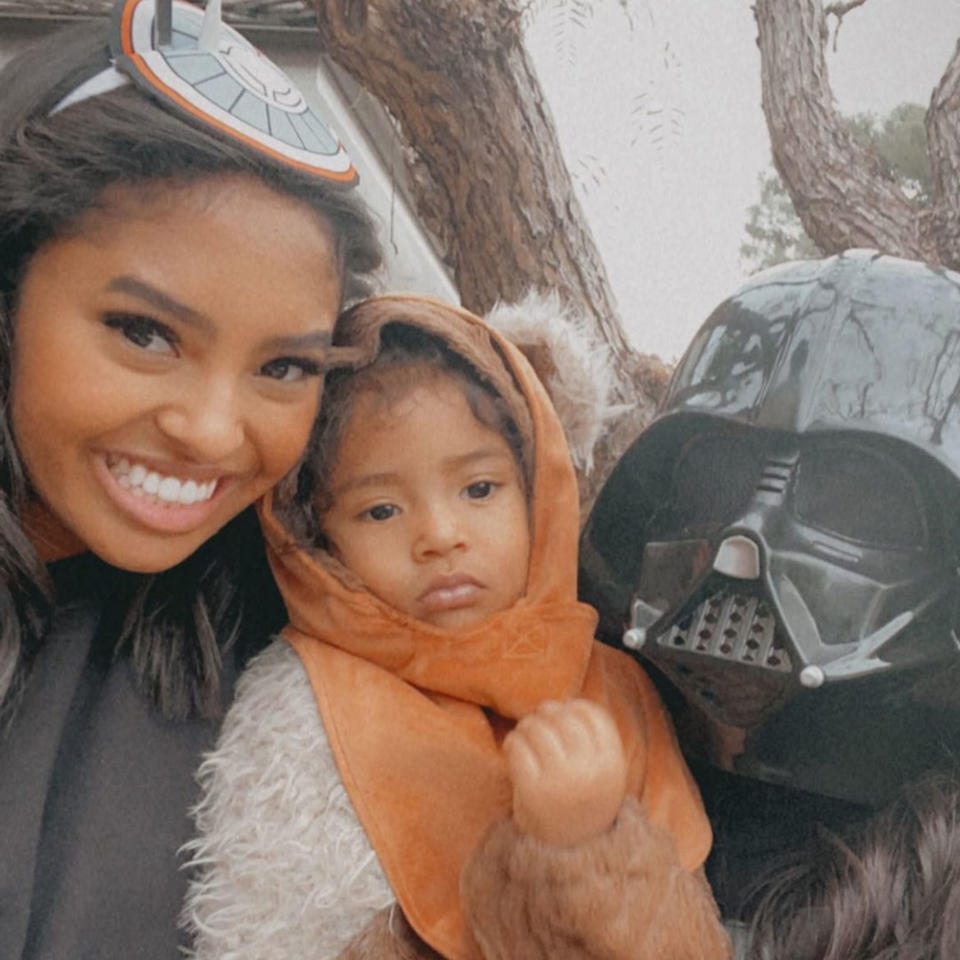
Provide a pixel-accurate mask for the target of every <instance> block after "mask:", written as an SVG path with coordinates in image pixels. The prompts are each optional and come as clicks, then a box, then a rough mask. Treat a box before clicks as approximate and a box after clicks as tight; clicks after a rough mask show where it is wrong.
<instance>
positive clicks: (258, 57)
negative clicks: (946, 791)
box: [50, 0, 357, 186]
mask: <svg viewBox="0 0 960 960" xmlns="http://www.w3.org/2000/svg"><path fill="white" fill-rule="evenodd" d="M110 53H111V57H112V63H111V66H109V67H107V68H106V69H105V70H103V71H101V72H100V73H98V74H96V75H94V76H93V77H91V78H90V79H89V80H86V81H85V82H84V83H82V84H80V85H79V86H78V87H77V88H76V89H74V90H73V91H72V92H71V93H69V94H68V95H67V96H65V97H64V98H63V99H62V100H61V101H60V102H59V103H58V104H57V105H56V106H55V107H54V108H53V110H51V111H50V112H51V114H54V113H57V112H59V111H60V110H63V109H65V108H66V107H69V106H71V105H72V104H75V103H79V102H80V101H82V100H87V99H89V98H90V97H94V96H97V95H98V94H101V93H106V92H107V91H108V90H112V89H115V88H116V87H120V86H124V85H126V84H128V83H131V82H132V83H134V84H135V85H136V86H138V87H140V88H141V89H142V90H145V91H146V92H148V93H150V94H152V95H153V96H154V97H155V98H156V99H158V100H159V101H160V102H161V103H163V104H165V105H167V106H169V107H170V108H172V109H174V110H176V111H177V112H179V113H184V114H187V115H188V116H190V117H192V118H193V119H195V120H200V121H201V122H203V123H205V124H207V125H208V126H213V127H215V128H217V129H218V130H219V131H220V132H221V133H223V134H226V135H227V136H230V137H233V138H234V139H237V140H241V141H243V142H244V143H246V144H247V145H248V146H250V147H253V148H254V149H256V150H259V151H260V152H262V153H266V154H268V155H269V156H271V157H273V158H274V159H276V160H279V161H281V162H283V163H287V164H291V165H292V166H295V167H298V168H300V169H302V170H304V171H306V172H309V173H312V174H315V175H317V176H319V177H322V178H324V179H327V180H331V181H335V182H338V183H342V184H343V185H344V186H352V185H353V184H354V183H356V181H357V171H356V170H355V169H354V166H353V164H352V163H351V162H350V158H349V157H348V156H347V152H346V150H344V148H343V145H342V144H341V143H340V141H339V139H338V138H337V136H336V134H335V133H334V132H333V131H332V130H331V129H330V128H329V127H328V126H327V125H326V124H325V123H324V122H323V121H322V120H321V119H320V118H319V117H318V116H317V114H316V113H314V111H313V110H312V109H311V107H310V105H309V104H308V103H307V101H306V99H305V98H304V96H303V94H302V93H301V92H300V91H299V90H298V89H297V87H296V86H295V85H294V83H293V81H292V80H290V78H289V77H287V76H286V74H284V73H283V72H282V71H281V70H280V68H279V67H277V66H276V65H275V64H274V63H272V62H271V61H270V60H269V59H268V58H267V57H265V56H264V55H263V54H262V53H261V52H260V51H259V50H257V48H256V47H254V46H253V45H252V44H251V43H250V42H249V41H247V40H246V39H245V38H244V37H243V36H241V35H240V34H239V33H237V31H236V30H234V29H233V28H231V27H229V26H227V25H226V24H224V23H223V22H222V20H221V0H207V6H206V9H205V10H201V9H200V8H198V7H196V6H194V5H193V4H191V3H186V2H183V0H120V2H119V3H118V4H117V5H116V7H114V10H113V23H112V27H111V33H110Z"/></svg>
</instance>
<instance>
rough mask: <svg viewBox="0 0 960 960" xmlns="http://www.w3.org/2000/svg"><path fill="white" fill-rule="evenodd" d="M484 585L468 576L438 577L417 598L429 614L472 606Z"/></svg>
mask: <svg viewBox="0 0 960 960" xmlns="http://www.w3.org/2000/svg"><path fill="white" fill-rule="evenodd" d="M482 590H483V585H482V584H481V583H480V582H479V581H477V580H475V579H474V578H473V577H471V576H468V575H467V574H453V575H451V576H447V577H438V578H437V579H436V580H434V581H433V582H432V583H431V584H430V586H428V587H427V589H426V590H424V591H423V593H421V594H420V596H419V597H418V598H417V600H418V601H419V603H420V604H421V605H422V606H423V608H424V610H425V611H426V612H427V613H439V612H440V611H443V610H458V609H460V608H461V607H469V606H472V605H473V604H474V603H475V602H476V599H477V597H478V596H479V594H480V592H481V591H482Z"/></svg>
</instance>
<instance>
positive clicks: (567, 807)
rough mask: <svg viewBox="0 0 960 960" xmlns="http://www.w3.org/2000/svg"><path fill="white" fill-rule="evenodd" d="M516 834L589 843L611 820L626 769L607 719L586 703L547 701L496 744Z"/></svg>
mask: <svg viewBox="0 0 960 960" xmlns="http://www.w3.org/2000/svg"><path fill="white" fill-rule="evenodd" d="M503 749H504V753H505V754H506V758H507V767H508V770H509V772H510V778H511V780H512V781H513V818H514V821H515V822H516V824H517V826H518V827H520V829H521V830H524V831H526V832H527V833H530V834H532V835H533V836H535V837H538V838H539V839H540V840H544V841H546V842H547V843H553V844H556V845H559V846H572V845H573V844H577V843H582V842H584V841H586V840H590V839H592V838H593V837H595V836H597V835H598V834H601V833H603V831H605V830H607V829H608V828H609V827H610V826H611V825H612V824H613V821H614V820H615V819H616V816H617V812H618V811H619V809H620V804H621V803H622V802H623V796H624V793H625V791H626V782H627V764H626V760H625V759H624V756H623V747H622V746H621V743H620V735H619V734H618V733H617V728H616V725H615V724H614V722H613V718H612V717H611V716H610V714H609V713H608V712H607V711H606V710H604V708H603V707H601V706H599V705H598V704H596V703H593V702H592V701H590V700H571V701H568V702H567V703H559V702H558V701H556V700H546V701H544V702H543V703H541V704H540V706H538V707H537V709H536V710H535V711H534V712H533V713H531V714H530V715H529V716H526V717H524V718H523V719H522V720H521V721H520V722H519V723H518V724H517V725H516V727H515V728H514V729H513V730H512V731H511V732H510V734H508V736H507V737H506V739H505V740H504V743H503Z"/></svg>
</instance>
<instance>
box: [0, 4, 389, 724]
mask: <svg viewBox="0 0 960 960" xmlns="http://www.w3.org/2000/svg"><path fill="white" fill-rule="evenodd" d="M107 30H108V25H107V23H106V21H102V22H96V21H95V22H91V23H86V24H82V25H78V26H72V27H70V28H69V29H68V30H67V31H64V32H62V33H58V34H56V35H54V36H51V37H49V38H47V39H45V40H43V41H41V42H39V43H38V44H36V45H34V46H33V47H31V48H30V49H28V50H26V51H25V52H24V53H22V54H20V55H19V56H18V57H17V58H16V59H14V60H13V61H11V62H10V63H9V64H8V65H7V66H6V67H5V68H4V69H3V70H2V71H0V351H2V352H0V717H4V716H5V717H9V716H10V715H11V714H12V712H13V710H14V707H15V704H16V700H17V693H18V690H19V689H20V687H21V686H22V682H23V678H24V676H25V674H26V671H27V669H28V667H29V663H30V660H31V659H32V656H33V654H34V652H35V650H36V648H37V646H38V644H39V642H40V639H41V637H42V635H43V631H44V628H45V625H46V622H47V619H48V615H49V612H50V605H51V600H52V597H51V587H50V581H49V579H48V576H47V571H46V569H45V567H44V565H43V564H42V563H41V562H40V560H39V558H38V557H37V554H36V551H35V550H34V549H33V547H32V546H31V544H30V542H29V540H28V539H27V537H26V536H25V535H24V532H23V528H22V526H21V524H20V521H19V517H20V515H21V514H22V510H23V507H24V504H25V502H26V500H27V498H28V497H29V494H30V486H29V478H28V477H27V476H26V475H25V473H24V469H23V465H22V463H21V460H20V457H19V455H18V453H17V447H16V442H15V438H14V436H13V433H12V429H11V425H10V419H9V406H10V384H11V358H12V354H13V350H14V349H15V323H14V321H15V315H16V309H17V296H18V289H19V285H20V281H21V278H22V277H23V274H24V271H25V269H26V266H27V264H28V263H29V262H30V258H31V257H32V256H33V254H34V253H35V252H36V251H37V250H38V249H39V248H40V247H41V246H42V245H43V244H44V243H46V242H47V241H49V240H51V239H52V238H54V237H58V236H64V235H67V234H69V232H70V231H71V230H72V229H74V228H75V227H76V225H77V224H78V223H79V221H80V219H81V217H82V216H83V214H85V213H86V212H87V211H90V210H92V209H95V208H96V207H97V206H98V204H100V203H102V197H103V191H104V190H105V189H106V188H107V187H109V186H111V185H112V184H125V185H140V186H144V187H147V186H151V185H153V186H154V187H160V188H162V187H163V186H164V185H186V184H190V183H193V182H197V181H200V180H203V179H206V178H209V177H214V176H218V175H224V174H226V175H229V174H246V175H249V176H254V177H257V178H258V179H259V180H260V181H262V182H263V183H264V184H265V185H266V186H268V187H270V188H271V189H273V190H276V191H278V192H280V193H283V194H286V195H289V196H292V197H295V198H297V199H299V200H301V201H302V202H304V203H305V204H307V205H308V206H310V207H312V208H313V209H314V210H315V211H316V212H317V214H318V217H320V218H321V219H322V221H323V222H324V223H325V224H326V226H327V227H328V228H329V230H330V233H331V236H332V239H333V241H334V246H335V250H336V256H337V259H338V264H339V267H340V275H341V280H342V282H341V290H342V299H343V300H344V301H346V300H351V299H354V298H356V297H358V296H360V295H362V294H363V293H364V292H366V290H367V285H368V277H369V274H370V273H371V272H372V271H373V270H375V269H376V268H377V267H378V266H379V264H380V248H379V245H378V243H377V240H376V236H375V230H374V227H373V224H372V222H371V219H370V217H369V215H368V213H367V211H366V208H365V207H364V205H363V203H362V201H360V199H359V198H358V197H357V196H356V195H355V193H351V192H348V191H345V190H343V189H342V188H340V187H338V186H336V185H332V184H327V183H325V182H323V181H321V180H319V179H318V178H316V177H312V176H310V175H309V174H305V173H301V172H299V171H298V170H297V169H296V168H294V167H291V166H285V165H283V164H281V163H279V162H275V161H273V160H271V159H270V158H269V157H267V156H265V155H262V154H259V153H257V152H256V151H254V150H251V149H248V148H246V147H244V146H243V144H242V143H240V142H239V141H232V140H228V139H226V138H223V139H222V138H221V137H220V136H219V135H217V134H216V133H214V132H212V131H210V130H206V129H203V128H201V127H200V126H199V125H197V126H195V125H194V124H193V123H191V122H188V121H186V120H184V119H182V118H181V117H180V116H178V115H175V114H174V113H172V112H171V111H169V110H167V109H166V108H163V107H161V106H159V105H158V104H157V103H156V102H154V101H153V100H152V99H151V98H150V97H148V96H146V95H145V94H143V93H141V92H139V91H138V90H137V89H135V88H134V87H132V86H127V87H123V88H120V89H117V90H114V91H111V92H109V93H105V94H101V95H99V96H95V97H92V98H90V99H88V100H85V101H83V102H82V103H78V104H76V105H74V106H71V107H70V108H69V109H66V110H63V111H62V112H58V113H56V114H55V115H54V116H52V117H51V116H50V115H49V114H50V110H51V108H52V107H53V106H54V105H55V104H57V103H58V102H59V101H60V100H61V99H62V97H63V96H64V95H66V94H67V93H68V92H70V91H71V90H73V89H74V88H75V87H76V86H77V85H78V84H79V83H80V82H82V81H83V80H85V79H87V78H88V77H90V76H93V75H94V74H96V73H98V72H99V71H100V70H102V69H103V68H104V67H105V66H106V65H107V64H108V62H109V61H108V53H107V36H108V33H107ZM324 267H326V265H324ZM249 514H250V512H249V511H247V512H246V513H245V514H242V515H241V516H240V517H238V518H236V519H235V520H234V521H233V522H232V523H231V524H228V525H227V527H225V528H224V529H223V530H222V531H221V532H220V533H218V534H217V535H216V536H214V537H212V538H211V539H210V540H209V541H208V542H207V543H206V544H204V546H203V547H202V548H201V549H200V550H198V551H197V552H196V553H195V554H194V555H193V556H191V557H189V558H188V559H187V560H185V561H184V562H183V563H181V564H179V565H178V566H177V567H175V568H173V569H171V570H168V571H165V572H163V573H160V574H156V575H152V576H146V575H138V574H118V576H117V583H118V590H119V593H118V594H117V602H118V603H125V604H126V607H125V609H126V611H127V613H126V616H125V618H124V619H123V625H122V629H121V631H120V636H119V637H118V650H119V649H121V648H126V649H129V650H130V651H131V653H132V663H133V664H134V668H135V670H136V674H137V677H138V679H139V682H140V684H141V686H142V688H143V689H144V691H145V692H146V693H147V694H148V695H149V696H150V698H151V699H152V700H153V701H154V702H155V703H156V704H157V705H158V706H159V707H160V709H161V710H162V711H163V713H164V714H166V715H168V716H184V715H187V714H189V713H193V712H198V713H200V714H202V715H208V716H209V715H214V714H215V713H216V712H217V711H218V709H219V706H220V690H219V667H220V659H221V655H222V651H223V650H224V649H225V648H226V647H227V646H229V645H230V643H231V642H232V641H233V639H234V638H235V636H236V634H237V632H238V630H239V628H240V625H241V622H242V621H243V619H244V616H245V614H244V604H245V603H247V602H248V603H249V604H250V606H251V607H252V608H253V609H254V610H257V609H260V608H262V607H263V602H262V600H263V592H264V591H265V590H270V591H272V590H273V586H272V583H271V582H270V581H269V577H268V574H267V573H266V567H265V563H264V560H263V546H262V541H261V540H260V539H259V533H258V531H257V530H256V524H255V522H254V521H253V520H252V519H251V517H250V515H249Z"/></svg>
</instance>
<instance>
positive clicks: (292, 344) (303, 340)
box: [263, 330, 332, 352]
mask: <svg viewBox="0 0 960 960" xmlns="http://www.w3.org/2000/svg"><path fill="white" fill-rule="evenodd" d="M331 339H332V335H331V333H330V331H329V330H311V331H310V332H309V333H298V334H290V335H281V336H279V337H271V338H270V339H269V340H266V341H265V342H264V344H263V347H264V349H266V350H280V351H285V350H291V351H294V352H296V351H298V350H325V349H326V348H327V347H329V346H330V341H331Z"/></svg>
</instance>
